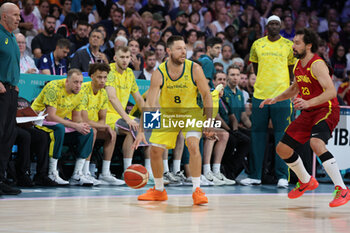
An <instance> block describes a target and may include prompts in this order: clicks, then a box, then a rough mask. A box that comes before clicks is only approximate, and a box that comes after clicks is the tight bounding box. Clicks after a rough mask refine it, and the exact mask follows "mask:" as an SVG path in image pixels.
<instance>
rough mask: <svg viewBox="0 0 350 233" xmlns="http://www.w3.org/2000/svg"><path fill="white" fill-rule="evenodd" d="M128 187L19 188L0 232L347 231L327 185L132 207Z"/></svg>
mask: <svg viewBox="0 0 350 233" xmlns="http://www.w3.org/2000/svg"><path fill="white" fill-rule="evenodd" d="M148 188H150V186H148V187H146V188H143V189H141V190H131V189H130V188H128V187H117V188H115V187H98V188H84V187H81V188H80V187H74V188H72V187H67V188H50V189H47V188H46V189H41V188H33V189H24V190H23V193H22V194H20V195H19V196H16V197H13V196H12V197H11V196H3V197H2V198H1V199H0V232H36V233H43V232H151V233H155V232H182V233H184V232H198V233H205V232H214V233H216V232H259V233H260V232H325V233H328V232H350V203H349V204H347V205H345V206H342V207H338V208H329V207H328V202H329V201H330V200H331V199H332V195H331V192H332V189H333V186H332V185H325V184H321V185H320V187H319V188H318V189H317V191H315V192H313V193H308V194H305V195H304V196H302V197H301V198H299V199H296V200H289V199H288V198H287V190H279V189H277V188H275V186H259V187H243V186H231V187H230V186H226V187H206V188H203V190H204V191H205V192H206V193H207V195H208V197H209V204H208V205H204V206H192V198H191V187H169V188H167V190H168V194H169V200H168V201H166V202H160V203H159V202H140V201H137V195H138V194H140V193H142V192H144V191H145V190H146V189H148Z"/></svg>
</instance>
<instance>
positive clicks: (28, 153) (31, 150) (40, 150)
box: [16, 127, 50, 176]
mask: <svg viewBox="0 0 350 233" xmlns="http://www.w3.org/2000/svg"><path fill="white" fill-rule="evenodd" d="M49 142H50V138H49V135H48V134H47V133H46V132H44V131H42V130H40V129H37V128H34V127H30V128H20V127H18V128H17V138H16V145H17V146H18V153H17V161H16V168H17V172H18V173H19V174H24V173H25V172H27V171H30V162H31V158H33V157H34V156H35V157H36V161H37V167H36V173H37V175H38V176H40V175H47V172H48V161H49Z"/></svg>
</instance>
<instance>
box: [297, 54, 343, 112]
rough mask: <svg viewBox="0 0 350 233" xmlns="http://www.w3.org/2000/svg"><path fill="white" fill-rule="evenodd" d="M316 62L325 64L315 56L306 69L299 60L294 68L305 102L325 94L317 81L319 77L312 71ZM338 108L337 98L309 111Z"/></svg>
mask: <svg viewBox="0 0 350 233" xmlns="http://www.w3.org/2000/svg"><path fill="white" fill-rule="evenodd" d="M316 61H322V62H324V60H323V59H322V58H321V57H319V56H318V55H317V54H315V55H314V56H313V57H312V58H311V60H310V61H309V62H308V63H307V65H306V66H305V67H303V66H302V65H301V62H300V60H299V59H298V60H297V62H296V64H295V66H294V76H295V80H296V81H297V83H298V87H299V93H300V96H301V98H303V99H304V100H309V99H312V98H314V97H316V96H319V95H321V94H322V93H323V92H324V90H323V88H322V86H321V85H320V83H319V82H318V80H317V77H316V76H315V75H314V74H313V73H312V70H311V66H312V64H313V63H315V62H316ZM338 106H339V103H338V100H337V98H334V99H331V100H329V101H327V102H325V103H323V104H320V105H317V106H314V107H311V108H309V109H308V110H313V109H318V108H334V107H338Z"/></svg>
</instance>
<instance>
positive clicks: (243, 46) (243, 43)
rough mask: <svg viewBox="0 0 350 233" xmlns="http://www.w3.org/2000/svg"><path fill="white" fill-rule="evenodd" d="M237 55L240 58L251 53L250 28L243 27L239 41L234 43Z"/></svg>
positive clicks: (239, 34) (239, 32) (239, 33)
mask: <svg viewBox="0 0 350 233" xmlns="http://www.w3.org/2000/svg"><path fill="white" fill-rule="evenodd" d="M234 47H235V50H236V53H238V54H239V56H240V57H245V56H246V55H247V54H248V53H249V37H248V28H246V27H241V28H240V29H239V31H238V41H237V42H235V43H234Z"/></svg>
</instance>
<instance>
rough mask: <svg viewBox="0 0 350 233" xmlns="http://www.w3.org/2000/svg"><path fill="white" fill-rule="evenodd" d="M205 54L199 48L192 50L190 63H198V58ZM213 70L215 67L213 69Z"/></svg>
mask: <svg viewBox="0 0 350 233" xmlns="http://www.w3.org/2000/svg"><path fill="white" fill-rule="evenodd" d="M204 54H205V50H204V49H201V48H197V49H194V50H193V54H192V57H191V59H190V60H192V61H198V60H199V58H200V57H201V56H202V55H204ZM214 69H215V67H214Z"/></svg>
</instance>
